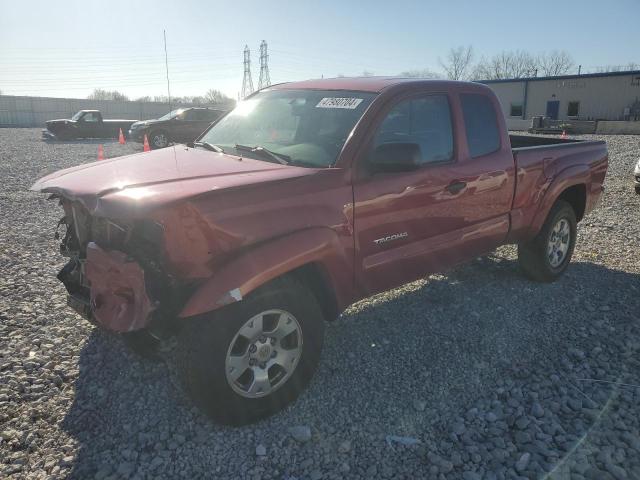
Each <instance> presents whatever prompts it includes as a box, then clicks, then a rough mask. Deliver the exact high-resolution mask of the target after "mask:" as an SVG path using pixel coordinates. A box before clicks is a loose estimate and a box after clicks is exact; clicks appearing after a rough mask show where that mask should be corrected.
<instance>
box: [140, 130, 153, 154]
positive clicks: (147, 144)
mask: <svg viewBox="0 0 640 480" xmlns="http://www.w3.org/2000/svg"><path fill="white" fill-rule="evenodd" d="M142 150H143V151H144V152H148V151H150V150H151V148H150V147H149V139H148V138H147V134H146V133H145V134H144V147H143V149H142Z"/></svg>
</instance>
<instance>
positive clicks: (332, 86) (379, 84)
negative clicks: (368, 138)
mask: <svg viewBox="0 0 640 480" xmlns="http://www.w3.org/2000/svg"><path fill="white" fill-rule="evenodd" d="M424 82H432V83H442V84H445V83H446V84H451V85H452V86H453V85H459V84H460V83H461V82H455V81H452V80H429V79H425V78H404V77H338V78H321V79H315V80H304V81H300V82H289V83H280V84H277V85H272V86H270V87H268V88H273V89H297V88H299V89H305V90H357V91H361V92H375V93H378V92H381V91H382V90H384V89H385V88H387V87H391V86H393V85H398V84H401V83H424Z"/></svg>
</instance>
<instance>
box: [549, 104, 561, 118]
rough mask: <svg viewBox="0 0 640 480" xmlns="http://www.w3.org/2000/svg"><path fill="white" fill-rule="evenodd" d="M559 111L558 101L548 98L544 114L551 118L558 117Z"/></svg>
mask: <svg viewBox="0 0 640 480" xmlns="http://www.w3.org/2000/svg"><path fill="white" fill-rule="evenodd" d="M559 111H560V101H558V100H549V101H548V102H547V114H546V116H547V117H549V118H550V119H552V120H557V119H558V112H559Z"/></svg>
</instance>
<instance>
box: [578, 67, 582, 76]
mask: <svg viewBox="0 0 640 480" xmlns="http://www.w3.org/2000/svg"><path fill="white" fill-rule="evenodd" d="M580 72H582V65H578V75H580Z"/></svg>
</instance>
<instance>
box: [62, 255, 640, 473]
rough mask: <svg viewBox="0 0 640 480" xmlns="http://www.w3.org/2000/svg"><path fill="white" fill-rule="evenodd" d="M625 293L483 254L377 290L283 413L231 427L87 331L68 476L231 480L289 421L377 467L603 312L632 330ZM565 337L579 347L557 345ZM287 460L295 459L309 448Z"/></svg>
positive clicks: (575, 275)
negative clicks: (394, 438) (206, 475)
mask: <svg viewBox="0 0 640 480" xmlns="http://www.w3.org/2000/svg"><path fill="white" fill-rule="evenodd" d="M631 286H633V287H635V288H636V290H635V295H637V294H638V291H639V290H638V288H640V276H639V275H634V274H629V273H625V272H621V271H615V270H610V269H608V268H605V267H602V266H599V265H595V264H592V263H575V264H573V265H571V267H570V268H569V270H568V271H567V273H566V275H565V276H564V277H563V278H562V279H561V280H560V281H558V282H556V283H554V284H536V283H532V282H529V281H528V280H526V279H524V278H523V277H522V276H521V275H520V272H519V270H518V268H517V263H516V262H515V261H513V260H510V259H507V258H502V257H500V256H487V257H483V258H481V259H479V260H477V261H475V262H474V263H472V264H469V265H466V266H464V267H460V268H458V269H456V270H455V271H453V272H450V273H449V274H447V275H435V276H432V277H430V278H429V279H428V280H426V281H421V282H416V283H413V284H410V285H408V286H405V287H403V288H401V289H398V290H395V291H393V292H387V293H385V294H381V295H378V296H376V297H373V298H372V299H368V300H366V301H363V302H360V303H358V304H356V305H355V306H353V307H351V308H350V309H349V310H348V311H347V312H346V313H345V314H344V315H343V316H342V317H341V318H340V319H339V320H338V321H336V322H333V323H332V324H330V325H329V328H328V329H327V336H326V343H325V349H324V352H323V358H322V361H321V365H320V367H319V369H318V372H317V374H316V377H315V379H314V381H313V382H312V383H311V386H310V388H309V389H308V390H307V392H306V393H305V394H303V395H302V396H301V398H300V399H299V400H298V401H297V402H296V403H294V404H293V406H291V407H289V408H287V409H286V410H285V411H284V412H281V413H279V414H277V415H275V416H274V417H271V418H270V419H267V420H265V421H263V422H260V423H259V424H257V425H253V426H248V427H243V428H236V429H233V428H227V427H220V426H217V425H214V424H212V423H210V422H209V421H208V420H207V418H205V417H204V416H203V415H201V414H200V413H199V412H197V410H196V409H195V408H194V407H193V406H192V405H191V403H190V402H189V400H187V399H186V398H185V397H184V395H183V393H182V391H181V390H180V388H179V387H177V386H175V381H174V380H175V379H172V376H171V375H170V373H169V370H168V369H167V367H166V365H165V364H164V363H162V362H160V363H152V362H149V361H144V360H140V359H138V358H137V357H135V356H133V355H132V354H130V353H129V352H128V351H126V350H125V348H124V346H123V345H122V343H121V342H120V341H118V340H117V339H116V338H114V337H113V336H110V335H107V334H104V333H102V332H99V331H98V330H94V331H93V332H92V334H91V335H90V337H89V339H88V340H87V343H86V345H85V346H84V347H83V349H82V352H81V354H80V359H79V378H78V380H77V382H76V384H75V388H76V396H75V401H74V403H73V405H72V406H71V408H70V410H69V411H68V413H67V415H66V417H65V420H64V422H63V428H64V429H65V430H66V431H67V432H68V433H69V434H70V435H71V436H72V437H74V438H75V440H76V441H77V442H78V444H79V446H78V454H77V458H76V461H75V464H74V467H73V470H72V473H71V477H73V478H88V477H93V475H94V474H95V473H96V472H100V473H99V475H98V477H100V478H104V477H106V476H108V475H110V474H111V475H116V476H117V477H118V478H126V477H129V476H133V475H135V474H136V473H137V474H138V475H140V476H142V477H144V476H148V475H151V472H153V471H157V469H158V468H160V469H161V470H162V471H161V472H160V473H159V476H164V477H172V476H174V475H176V476H177V475H178V474H184V475H186V476H187V478H192V477H194V476H198V472H200V474H201V472H202V470H201V469H202V468H207V471H208V472H210V473H211V475H213V476H225V475H227V476H230V477H234V478H238V477H241V476H245V474H246V463H247V462H250V463H252V462H255V461H256V460H255V459H256V457H255V445H256V444H257V443H258V442H263V443H265V444H266V445H272V444H276V443H278V442H279V443H278V444H279V445H280V447H283V446H284V447H287V445H289V444H288V443H287V442H289V441H291V439H289V438H287V434H286V429H287V428H288V427H290V426H292V425H298V424H306V425H309V426H311V428H312V430H313V431H314V440H313V441H314V442H316V441H332V440H331V439H333V438H335V436H336V435H338V436H339V435H340V434H341V433H344V434H347V433H348V435H349V438H353V439H355V441H357V442H358V445H359V449H358V452H357V453H358V455H357V456H356V457H355V460H354V461H355V463H356V465H357V464H358V463H360V462H361V463H362V464H363V465H365V467H364V468H365V469H366V465H370V464H371V463H373V464H376V463H377V464H384V462H387V461H389V458H388V456H389V455H393V451H391V453H389V451H390V449H389V448H386V447H385V445H384V442H383V441H382V440H381V439H384V436H385V435H389V434H393V435H406V436H412V437H417V438H421V439H426V438H431V441H433V442H436V444H437V442H438V438H443V437H442V435H444V432H445V431H446V426H447V425H450V424H451V422H453V421H454V420H455V418H456V417H459V416H461V415H463V414H464V412H465V411H466V410H467V409H468V408H469V406H470V405H471V404H472V403H473V402H474V401H475V400H477V399H478V398H483V397H487V396H488V397H490V396H491V393H492V392H495V389H496V385H498V384H499V382H500V380H501V379H505V378H507V377H509V376H518V372H522V371H526V370H527V369H529V368H531V367H532V366H533V365H534V364H535V365H538V366H539V365H540V364H542V365H548V368H549V371H550V372H552V371H553V370H554V369H555V368H557V367H558V360H559V358H560V357H561V356H562V355H564V354H566V352H567V350H568V349H569V348H572V347H578V346H579V345H577V343H579V342H581V341H583V340H584V342H585V343H589V335H593V332H594V330H593V328H590V329H585V326H589V327H591V326H593V325H598V322H601V321H602V319H603V317H604V318H606V319H608V320H609V321H611V322H613V323H616V322H631V321H633V318H634V315H635V314H634V312H633V311H632V310H633V309H634V308H635V307H633V306H634V305H637V304H638V303H637V301H633V298H632V297H629V296H630V295H632V294H634V292H632V291H630V290H629V287H631ZM612 292H615V293H612ZM576 331H581V332H583V333H582V337H583V340H579V341H578V340H568V339H570V338H573V339H575V338H577V336H576V334H575V333H576ZM595 331H597V328H596V330H595ZM590 332H591V333H590ZM600 333H601V334H604V332H600ZM598 336H600V334H598ZM342 438H344V436H343V437H342ZM280 447H279V448H280ZM305 452H306V453H305ZM297 455H298V460H299V461H302V460H303V458H301V457H304V456H305V455H308V456H311V455H312V453H311V452H310V451H309V452H307V451H306V450H302V451H299V452H298V453H297ZM184 458H190V459H197V461H196V462H195V463H191V462H185V461H184V460H180V459H184ZM266 461H267V462H269V460H266ZM395 461H398V459H395ZM412 461H413V462H415V463H416V467H415V468H417V469H419V468H422V467H421V464H420V459H418V458H412V457H411V456H409V457H408V458H404V459H403V462H412ZM243 465H244V466H243ZM272 467H273V469H275V468H276V466H275V465H273V466H272ZM174 468H175V469H176V470H175V471H174V470H173V469H174ZM266 468H267V471H269V468H270V467H269V463H267V464H266ZM278 468H280V470H279V471H280V472H283V467H282V465H281V464H280V465H279V466H278ZM154 469H155V470H154ZM199 469H200V470H199ZM285 470H286V469H285ZM294 472H295V471H294ZM280 476H282V475H280Z"/></svg>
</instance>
